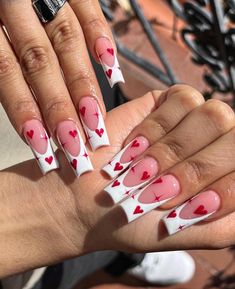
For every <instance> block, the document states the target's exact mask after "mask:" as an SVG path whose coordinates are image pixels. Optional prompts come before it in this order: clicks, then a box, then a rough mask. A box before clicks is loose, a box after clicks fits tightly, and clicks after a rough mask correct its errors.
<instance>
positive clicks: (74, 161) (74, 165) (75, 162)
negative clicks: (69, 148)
mask: <svg viewBox="0 0 235 289" xmlns="http://www.w3.org/2000/svg"><path fill="white" fill-rule="evenodd" d="M77 164H78V161H77V160H76V159H73V160H72V162H71V166H72V167H73V168H74V169H75V170H76V169H77Z"/></svg>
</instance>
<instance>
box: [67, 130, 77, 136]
mask: <svg viewBox="0 0 235 289" xmlns="http://www.w3.org/2000/svg"><path fill="white" fill-rule="evenodd" d="M69 134H70V135H71V136H72V137H76V136H77V134H78V132H77V131H76V130H70V131H69Z"/></svg>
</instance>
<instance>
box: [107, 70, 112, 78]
mask: <svg viewBox="0 0 235 289" xmlns="http://www.w3.org/2000/svg"><path fill="white" fill-rule="evenodd" d="M105 73H106V75H107V76H108V78H111V76H112V73H113V70H112V69H109V70H107V71H106V72H105Z"/></svg>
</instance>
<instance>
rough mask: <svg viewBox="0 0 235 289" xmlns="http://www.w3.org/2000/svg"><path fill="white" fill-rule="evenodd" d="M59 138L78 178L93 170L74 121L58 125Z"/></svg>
mask: <svg viewBox="0 0 235 289" xmlns="http://www.w3.org/2000/svg"><path fill="white" fill-rule="evenodd" d="M57 138H58V141H59V143H60V145H61V147H62V148H63V150H64V153H65V155H66V157H67V159H68V161H69V163H70V165H71V167H72V169H73V171H74V173H75V175H76V176H80V175H82V174H84V173H85V172H89V171H92V170H93V166H92V164H91V161H90V158H89V155H88V153H87V150H86V147H85V145H84V142H83V140H82V137H81V135H80V133H79V130H78V128H77V126H76V124H75V123H74V122H73V121H71V120H65V121H63V122H61V123H59V124H58V126H57Z"/></svg>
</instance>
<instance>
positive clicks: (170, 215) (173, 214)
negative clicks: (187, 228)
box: [167, 210, 177, 218]
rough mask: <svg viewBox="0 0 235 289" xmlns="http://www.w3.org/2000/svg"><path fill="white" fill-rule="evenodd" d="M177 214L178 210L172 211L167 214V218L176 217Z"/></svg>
mask: <svg viewBox="0 0 235 289" xmlns="http://www.w3.org/2000/svg"><path fill="white" fill-rule="evenodd" d="M176 216H177V214H176V211H175V210H174V211H172V212H170V214H169V215H168V216H167V218H175V217H176Z"/></svg>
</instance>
